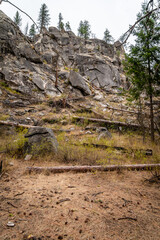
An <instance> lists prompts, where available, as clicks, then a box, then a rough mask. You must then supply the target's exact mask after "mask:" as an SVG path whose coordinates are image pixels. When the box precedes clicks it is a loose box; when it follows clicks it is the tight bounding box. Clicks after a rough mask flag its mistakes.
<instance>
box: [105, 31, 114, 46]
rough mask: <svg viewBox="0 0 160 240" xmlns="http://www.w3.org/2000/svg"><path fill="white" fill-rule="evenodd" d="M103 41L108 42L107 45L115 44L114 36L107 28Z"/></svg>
mask: <svg viewBox="0 0 160 240" xmlns="http://www.w3.org/2000/svg"><path fill="white" fill-rule="evenodd" d="M103 40H104V41H105V42H106V43H113V42H114V39H113V37H112V35H111V34H110V32H109V30H108V29H107V28H106V30H105V32H104V38H103Z"/></svg>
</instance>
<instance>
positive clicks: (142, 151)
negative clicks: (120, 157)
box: [82, 143, 152, 156]
mask: <svg viewBox="0 0 160 240" xmlns="http://www.w3.org/2000/svg"><path fill="white" fill-rule="evenodd" d="M82 145H83V146H87V147H90V146H91V147H95V148H102V149H107V148H113V149H115V150H118V151H122V152H124V153H127V152H129V151H131V152H141V153H143V154H145V155H147V156H152V149H133V148H131V149H127V148H124V147H117V146H107V145H104V144H95V143H83V144H82Z"/></svg>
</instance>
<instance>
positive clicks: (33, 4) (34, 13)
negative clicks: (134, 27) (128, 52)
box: [0, 0, 144, 40]
mask: <svg viewBox="0 0 160 240" xmlns="http://www.w3.org/2000/svg"><path fill="white" fill-rule="evenodd" d="M10 2H12V3H14V4H15V5H16V6H18V7H19V8H21V9H22V10H24V11H25V12H27V13H28V14H29V15H30V16H31V17H32V18H33V19H34V20H35V21H36V22H37V18H38V14H39V9H40V7H41V5H42V4H43V3H46V5H47V6H48V8H49V13H50V17H51V22H50V26H55V27H57V23H58V15H59V13H60V12H61V13H62V16H63V18H64V20H63V21H64V22H65V23H66V22H67V21H69V22H70V25H71V28H72V31H73V32H74V33H75V34H77V28H78V26H79V22H80V21H81V20H88V21H89V23H90V25H91V31H92V33H94V34H95V35H96V37H97V38H99V39H103V35H104V31H105V29H106V28H108V30H109V31H110V33H111V35H112V36H113V37H114V39H115V40H117V39H118V38H119V37H120V36H121V35H122V33H124V32H125V31H126V30H127V29H128V26H129V24H133V23H134V22H135V20H136V15H137V13H138V12H139V11H140V9H141V4H142V2H144V1H143V0H79V1H78V0H10ZM0 9H1V10H2V11H3V12H5V13H6V14H7V15H8V16H9V17H10V18H12V19H13V17H14V16H15V13H16V11H17V10H16V9H15V8H14V7H13V6H11V5H10V4H9V3H7V2H2V4H1V5H0ZM20 15H21V17H22V20H23V25H22V27H21V29H22V31H23V30H24V28H25V26H26V24H27V22H28V23H29V24H31V21H30V20H29V19H28V18H27V17H26V16H25V15H24V14H23V13H20Z"/></svg>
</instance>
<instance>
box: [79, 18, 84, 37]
mask: <svg viewBox="0 0 160 240" xmlns="http://www.w3.org/2000/svg"><path fill="white" fill-rule="evenodd" d="M83 35H84V25H83V21H80V23H79V28H78V36H79V37H83Z"/></svg>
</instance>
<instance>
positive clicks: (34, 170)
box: [26, 164, 160, 173]
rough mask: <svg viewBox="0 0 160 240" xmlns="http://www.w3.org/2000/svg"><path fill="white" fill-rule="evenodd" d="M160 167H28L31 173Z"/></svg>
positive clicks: (156, 166)
mask: <svg viewBox="0 0 160 240" xmlns="http://www.w3.org/2000/svg"><path fill="white" fill-rule="evenodd" d="M153 169H160V164H136V165H108V166H62V167H27V168H26V170H27V172H29V173H43V172H47V173H64V172H81V173H85V172H92V171H117V170H129V171H134V170H137V171H143V170H147V171H148V170H153Z"/></svg>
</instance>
